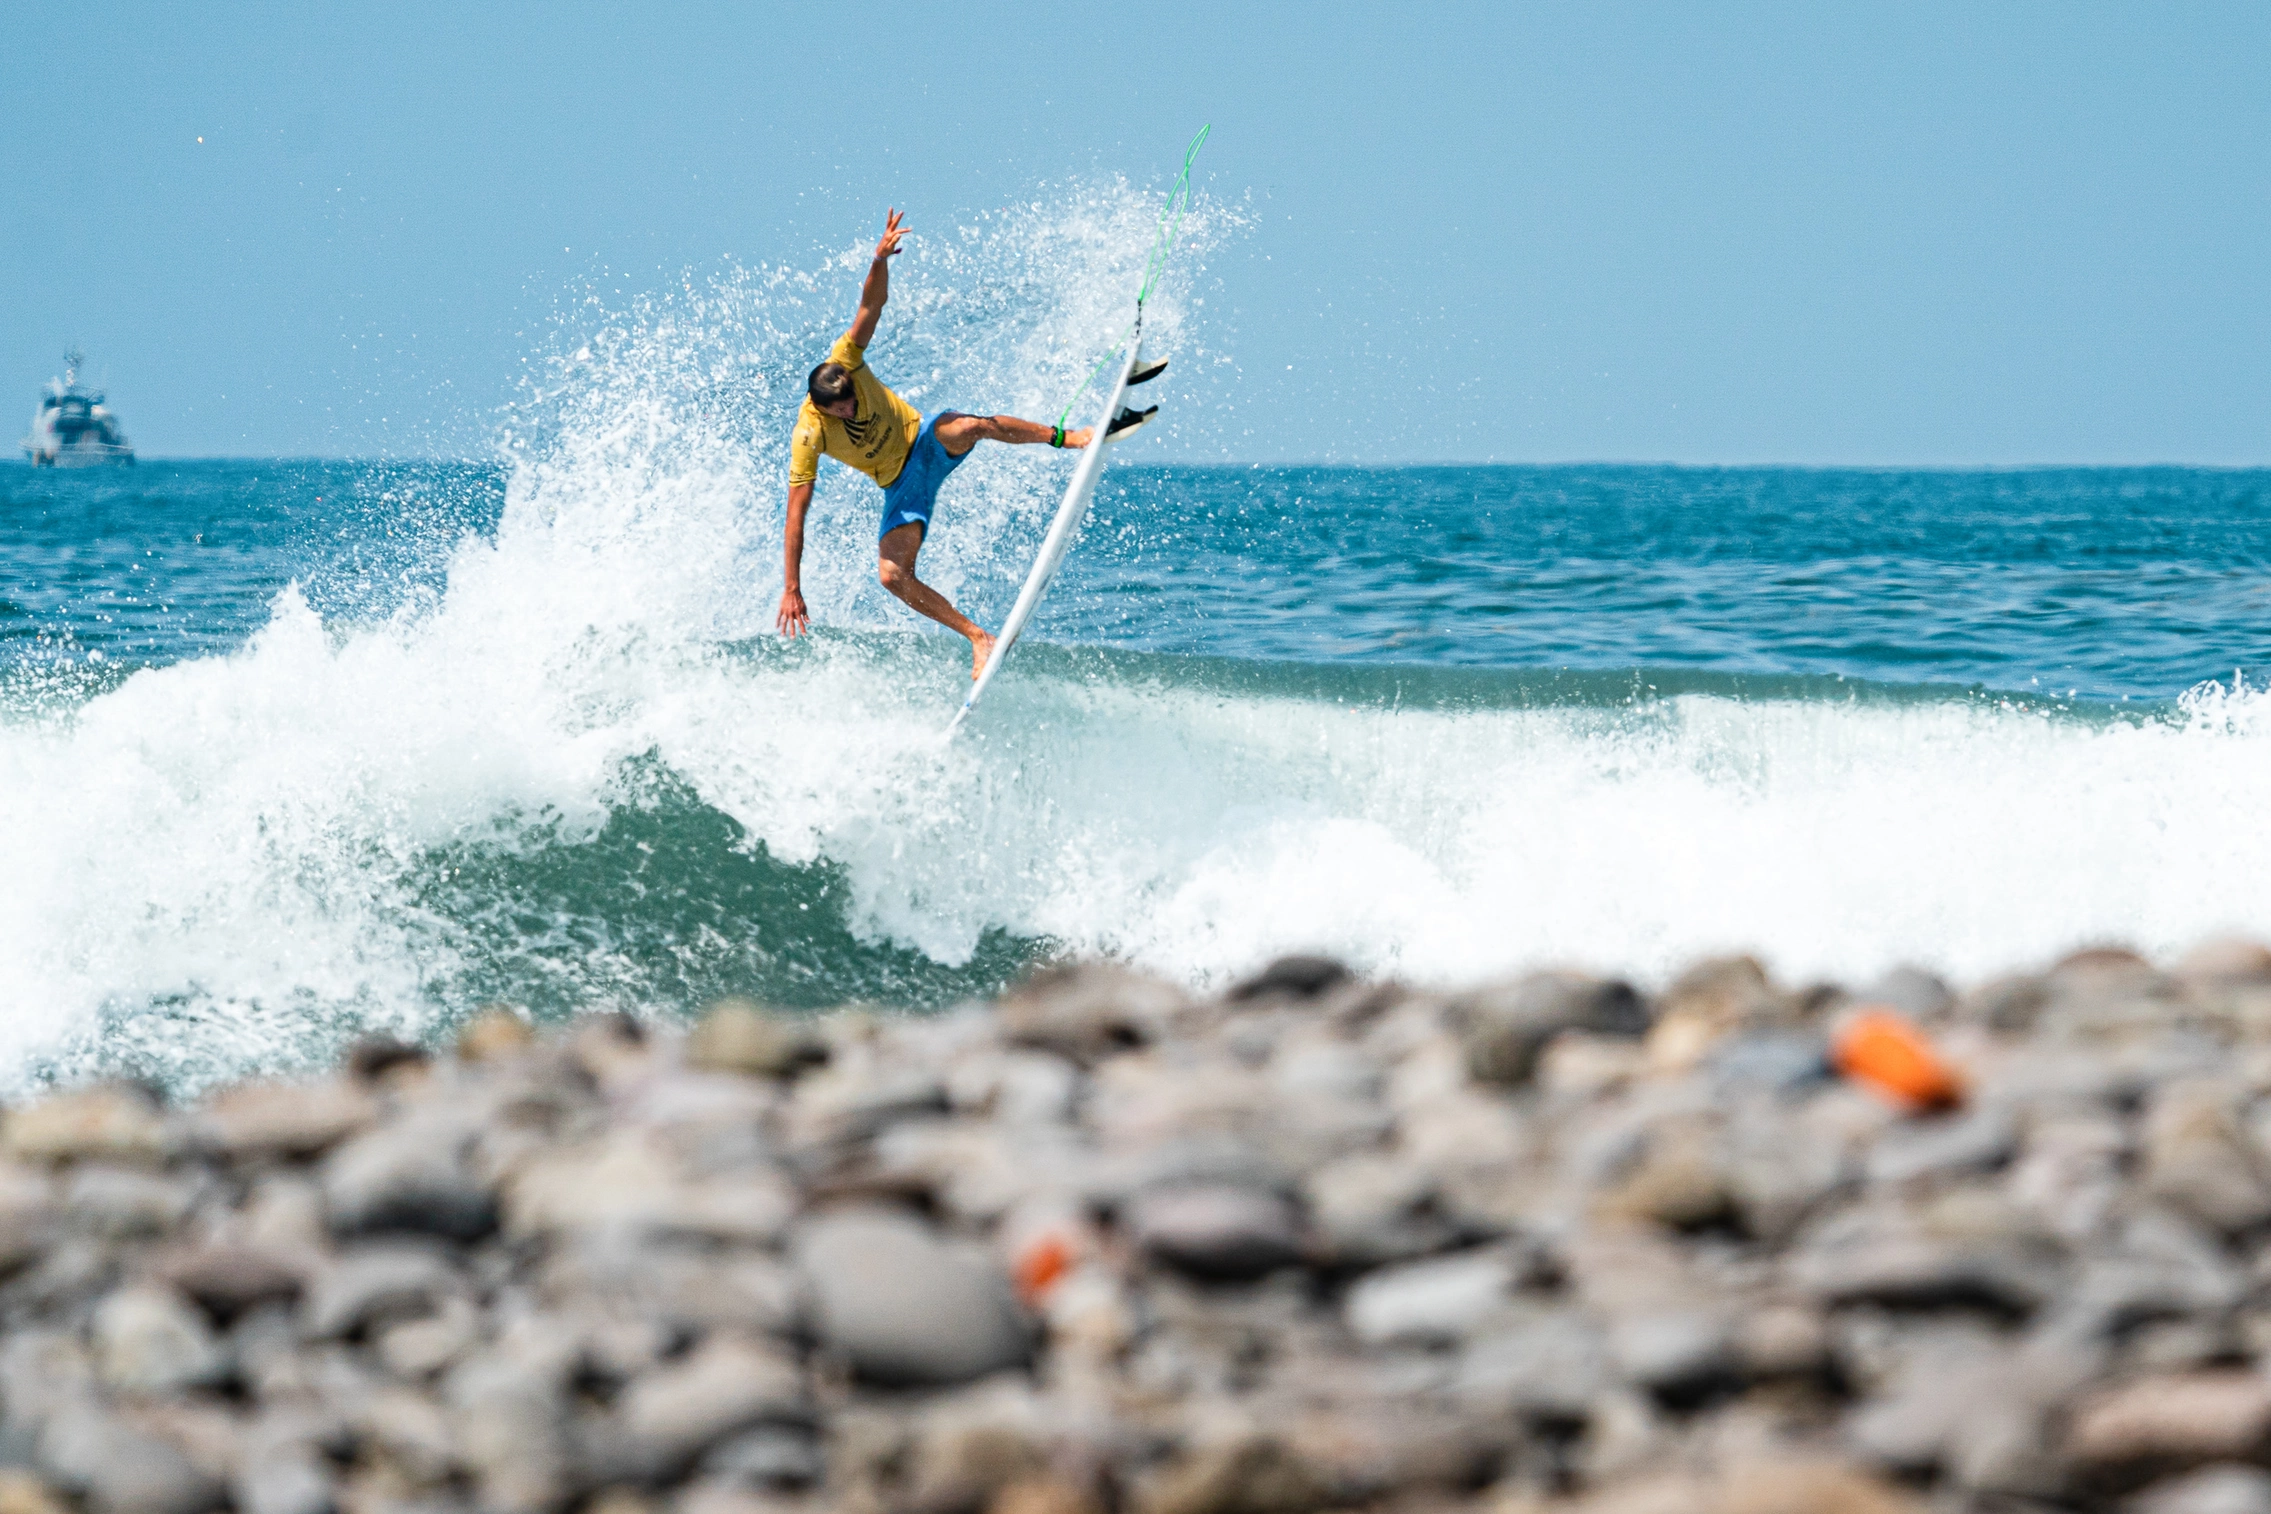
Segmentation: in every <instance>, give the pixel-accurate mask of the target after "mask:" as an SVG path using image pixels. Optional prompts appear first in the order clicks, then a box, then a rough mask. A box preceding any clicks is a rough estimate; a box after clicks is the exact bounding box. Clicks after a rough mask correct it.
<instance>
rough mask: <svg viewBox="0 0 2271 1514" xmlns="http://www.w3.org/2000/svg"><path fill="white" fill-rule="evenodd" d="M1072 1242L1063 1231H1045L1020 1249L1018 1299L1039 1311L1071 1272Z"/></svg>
mask: <svg viewBox="0 0 2271 1514" xmlns="http://www.w3.org/2000/svg"><path fill="white" fill-rule="evenodd" d="M1072 1259H1073V1248H1072V1239H1071V1237H1069V1236H1067V1235H1066V1234H1065V1233H1064V1232H1063V1231H1061V1230H1044V1231H1042V1232H1041V1233H1040V1234H1038V1235H1036V1236H1034V1237H1033V1238H1032V1239H1031V1240H1028V1241H1027V1242H1026V1243H1025V1244H1024V1245H1022V1246H1020V1247H1018V1248H1017V1261H1016V1267H1015V1277H1016V1282H1017V1296H1018V1297H1019V1298H1021V1299H1023V1300H1024V1301H1025V1306H1026V1307H1027V1308H1029V1309H1030V1308H1037V1307H1038V1306H1039V1305H1040V1303H1041V1300H1043V1299H1045V1298H1047V1297H1048V1296H1049V1290H1050V1289H1051V1288H1054V1287H1055V1286H1056V1285H1057V1280H1058V1279H1059V1278H1061V1277H1063V1276H1064V1275H1065V1274H1066V1273H1067V1272H1070V1271H1071V1270H1072Z"/></svg>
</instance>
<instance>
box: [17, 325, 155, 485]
mask: <svg viewBox="0 0 2271 1514" xmlns="http://www.w3.org/2000/svg"><path fill="white" fill-rule="evenodd" d="M83 361H84V359H82V358H81V357H80V356H79V352H78V349H77V348H73V349H72V350H71V351H69V352H66V353H65V354H63V364H64V367H63V377H61V378H59V379H50V380H48V384H47V393H45V394H43V395H41V396H40V398H39V413H38V414H36V415H34V416H33V417H32V434H31V435H29V436H27V437H25V438H24V455H25V456H26V457H29V458H30V459H31V460H32V466H33V467H35V468H96V467H101V466H103V465H104V464H107V463H130V462H132V461H134V446H133V444H132V443H131V442H129V441H127V439H126V433H125V432H124V431H122V430H120V429H119V425H118V417H117V416H115V415H113V414H111V413H110V407H109V406H107V405H105V404H104V403H103V397H102V393H101V391H100V390H95V389H87V388H83V387H81V385H80V383H79V364H80V363H81V362H83Z"/></svg>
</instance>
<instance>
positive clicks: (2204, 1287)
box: [0, 942, 2271, 1514]
mask: <svg viewBox="0 0 2271 1514" xmlns="http://www.w3.org/2000/svg"><path fill="white" fill-rule="evenodd" d="M1865 1027H1866V1028H1869V1033H1871V1034H1874V1035H1876V1036H1877V1037H1878V1040H1877V1041H1876V1042H1866V1044H1865V1041H1866V1038H1865V1036H1864V1028H1865ZM1872 1048H1874V1049H1872ZM2267 1240H2271V951H2266V950H2265V949H2264V948H2262V947H2259V946H2255V945H2251V944H2248V943H2242V942H2222V943H2216V944H2212V945H2208V946H2204V947H2202V948H2200V949H2198V950H2196V951H2195V952H2193V953H2191V954H2190V955H2189V956H2187V957H2185V958H2184V959H2182V960H2180V961H2177V962H2174V963H2169V964H2162V965H2155V964H2151V963H2148V962H2146V961H2144V960H2142V959H2140V958H2138V957H2136V956H2134V955H2131V954H2129V953H2127V952H2122V951H2116V950H2098V951H2089V952H2082V953H2078V954H2076V955H2074V956H2072V957H2069V958H2067V959H2066V960H2064V961H2062V962H2060V963H2057V964H2055V965H2053V966H2051V967H2049V968H2047V969H2045V970H2043V971H2041V972H2038V973H2030V974H2024V975H2019V976H2014V977H2010V978H2005V979H2001V980H1998V981H1995V982H1992V983H1986V984H1981V985H1977V986H1975V987H1973V988H1971V989H1970V990H1968V991H1967V992H1963V993H1961V994H1956V993H1951V992H1950V991H1949V990H1948V989H1947V988H1946V987H1945V986H1943V985H1941V984H1940V983H1939V982H1937V981H1936V980H1934V979H1933V978H1931V977H1929V976H1928V975H1926V974H1923V973H1920V972H1914V971H1903V972H1896V973H1894V974H1891V975H1889V976H1888V977H1886V978H1885V979H1883V980H1881V981H1879V982H1876V983H1873V984H1869V985H1863V986H1855V987H1852V988H1846V987H1840V986H1838V985H1832V984H1821V985H1815V986H1812V987H1807V988H1802V989H1800V988H1792V987H1788V986H1784V985H1779V984H1777V983H1775V982H1773V981H1771V980H1770V979H1769V977H1768V976H1767V975H1766V974H1765V973H1764V972H1763V971H1762V970H1760V968H1759V967H1758V965H1757V964H1756V963H1754V962H1752V961H1750V960H1749V959H1744V958H1732V959H1723V960H1715V961H1710V962H1704V963H1700V964H1697V965H1696V966H1695V967H1694V968H1693V969H1691V970H1690V971H1689V972H1687V973H1686V974H1684V975H1683V976H1681V977H1680V978H1679V979H1677V980H1676V981H1674V982H1673V983H1672V984H1671V985H1669V986H1668V987H1667V988H1665V989H1664V990H1663V991H1662V992H1661V993H1657V994H1653V995H1649V994H1643V993H1640V992H1637V991H1636V990H1634V989H1633V988H1632V987H1630V986H1629V985H1626V984H1624V983H1621V982H1616V981H1613V980H1607V979H1601V978H1594V977H1589V976H1585V975H1581V974H1575V973H1539V974H1532V975H1529V976H1527V977H1523V978H1519V979H1515V980H1511V981H1508V982H1503V983H1496V984H1490V985H1485V986H1482V987H1479V988H1475V989H1472V990H1469V991H1464V992H1457V993H1437V992H1418V991H1413V990H1408V989H1403V988H1399V987H1396V986H1393V985H1379V984H1370V983H1364V982H1360V981H1357V980H1354V979H1352V978H1350V977H1349V976H1348V975H1347V974H1345V973H1344V972H1342V971H1341V970H1340V969H1339V968H1338V967H1336V966H1335V965H1333V964H1331V963H1329V962H1323V961H1317V960H1310V959H1291V960H1288V961H1285V962H1282V963H1279V964H1277V965H1276V966H1274V967H1272V968H1271V969H1269V970H1268V971H1266V972H1264V973H1262V974H1261V975H1259V976H1258V977H1256V978H1254V979H1252V980H1251V981H1249V982H1246V983H1243V984H1240V985H1238V986H1237V987H1236V988H1234V989H1232V990H1231V991H1230V992H1229V993H1227V994H1224V995H1221V996H1219V997H1208V998H1194V997H1191V996H1189V995H1187V994H1185V993H1184V992H1182V991H1180V990H1178V989H1176V988H1173V987H1171V986H1168V985H1165V984H1162V983H1159V982H1156V981H1152V980H1148V979H1145V978H1141V977H1137V976H1134V975H1131V974H1128V973H1126V972H1123V971H1120V970H1118V969H1115V968H1112V967H1108V966H1099V965H1082V966H1071V967H1064V968H1058V969H1053V970H1050V971H1048V972H1046V973H1044V974H1042V975H1040V976H1038V977H1036V978H1035V979H1034V980H1032V981H1030V982H1028V983H1026V984H1024V985H1022V986H1021V987H1020V988H1018V989H1016V990H1014V991H1013V992H1011V993H1009V994H1008V995H1005V996H1004V998H1003V999H1002V1000H1001V1001H1000V1002H999V1003H998V1004H994V1005H973V1006H970V1007H968V1008H967V1009H965V1010H963V1011H960V1012H956V1013H952V1014H948V1015H944V1016H940V1017H935V1018H925V1019H905V1018H888V1017H876V1016H871V1015H863V1014H856V1013H844V1014H838V1015H833V1016H824V1017H818V1018H808V1019H799V1018H791V1017H787V1016H777V1015H773V1014H769V1013H767V1012H765V1011H763V1010H762V1009H760V1008H758V1007H757V1006H754V1005H750V1004H746V1003H739V1002H728V1003H725V1004H722V1005H719V1006H717V1007H715V1008H714V1009H712V1010H711V1011H710V1012H709V1014H708V1015H707V1016H706V1017H705V1018H704V1019H702V1020H701V1021H700V1023H698V1024H697V1025H696V1026H694V1027H693V1028H692V1029H691V1030H689V1031H683V1032H682V1031H679V1030H676V1029H672V1028H668V1027H661V1026H654V1025H642V1024H640V1023H638V1022H635V1021H633V1020H630V1019H626V1018H623V1017H620V1016H595V1017H592V1018H590V1019H587V1020H583V1021H578V1022H576V1023H574V1024H571V1025H569V1026H566V1027H562V1028H557V1029H554V1030H551V1031H545V1032H538V1031H536V1030H533V1029H532V1028H531V1027H529V1026H528V1025H527V1024H525V1023H524V1022H523V1021H522V1020H521V1019H520V1018H518V1017H517V1016H515V1015H513V1014H512V1013H510V1012H508V1011H502V1010H499V1011H492V1012H488V1013H485V1014H484V1015H482V1016H480V1017H478V1018H476V1019H475V1020H474V1021H473V1022H471V1023H470V1024H469V1025H467V1026H466V1027H465V1028H464V1030H463V1032H462V1033H461V1035H460V1036H459V1038H458V1042H457V1044H456V1046H455V1047H454V1048H453V1049H451V1050H449V1051H447V1052H444V1053H440V1054H435V1053H429V1052H426V1051H421V1050H418V1049H415V1048H410V1047H405V1046H399V1045H392V1044H370V1045H365V1046H362V1047H360V1048H358V1049H357V1050H356V1051H355V1052H354V1054H353V1055H352V1056H351V1057H350V1058H349V1059H348V1062H347V1064H346V1065H345V1066H344V1067H343V1068H342V1069H341V1070H340V1071H339V1072H338V1073H337V1074H335V1075H333V1076H331V1077H329V1078H326V1079H323V1080H319V1081H314V1082H307V1083H297V1084H290V1083H274V1084H246V1085H242V1086H238V1087H235V1088H232V1089H228V1090H225V1091H223V1092H220V1093H218V1094H216V1095H214V1096H212V1097H209V1098H206V1099H203V1100H201V1101H199V1102H197V1103H194V1104H190V1105H186V1106H183V1107H177V1108H168V1107H165V1106H164V1105H162V1104H161V1103H160V1101H158V1100H157V1099H156V1098H154V1097H153V1096H151V1095H150V1094H149V1093H148V1092H147V1091H145V1090H142V1089H139V1088H134V1087H128V1086H120V1085H105V1086H99V1087H92V1088H85V1089H80V1090H76V1091H72V1092H66V1093H62V1094H59V1095H56V1096H53V1097H50V1098H48V1099H45V1100H43V1101H40V1102H38V1103H34V1104H28V1105H24V1106H22V1107H18V1108H14V1109H11V1110H9V1111H7V1113H6V1115H5V1120H4V1123H0V1514H40V1511H46V1510H59V1509H66V1508H72V1507H85V1508H89V1509H92V1510H96V1511H116V1514H129V1511H131V1514H142V1511H149V1514H204V1511H208V1510H217V1509H223V1508H234V1509H237V1510H241V1511H245V1514H326V1511H332V1510H338V1511H342V1514H379V1511H387V1510H404V1511H409V1510H418V1511H433V1514H445V1511H456V1510H472V1509H481V1510H499V1511H512V1514H522V1511H527V1514H539V1511H591V1514H641V1511H645V1510H660V1509H665V1508H672V1509H686V1510H699V1511H707V1514H734V1511H741V1510H749V1511H756V1510H765V1509H784V1510H785V1509H812V1510H819V1509H828V1510H874V1511H908V1514H1116V1511H1131V1514H1296V1511H1305V1510H1313V1509H1348V1510H1382V1511H1388V1510H1393V1511H1399V1514H1422V1511H1431V1510H1452V1509H1462V1510H1463V1509H1474V1510H1491V1511H1496V1514H1545V1511H1549V1510H1568V1511H1571V1514H1577V1511H1584V1514H1659V1511H1660V1514H1693V1511H1704V1514H1713V1511H1716V1514H1815V1511H1854V1514H1880V1511H1881V1514H1897V1511H1904V1510H1907V1511H1921V1510H1927V1509H1930V1510H1948V1511H1956V1510H1964V1511H1970V1510H1978V1511H1990V1510H1993V1511H2011V1514H2019V1511H2028V1510H2042V1511H2048V1510H2075V1511H2097V1510H2108V1511H2114V1510H2118V1511H2127V1514H2271V1472H2266V1471H2265V1470H2263V1469H2264V1468H2265V1467H2266V1466H2271V1249H2267V1247H2266V1244H2265V1243H2266V1241H2267Z"/></svg>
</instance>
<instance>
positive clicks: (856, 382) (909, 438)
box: [789, 331, 923, 489]
mask: <svg viewBox="0 0 2271 1514" xmlns="http://www.w3.org/2000/svg"><path fill="white" fill-rule="evenodd" d="M864 352H865V349H863V348H860V347H855V346H853V345H852V337H851V333H850V332H848V331H847V332H845V333H844V334H843V335H842V336H840V337H838V338H836V345H835V346H833V347H831V348H829V349H828V361H829V362H831V363H841V364H843V365H844V366H845V367H846V368H848V369H850V370H851V375H852V398H853V399H854V400H855V401H856V402H857V404H858V407H859V408H858V413H857V414H855V415H853V417H852V418H851V419H850V420H848V421H847V420H842V419H840V418H838V417H836V416H833V415H823V414H821V413H820V409H819V407H818V406H816V405H814V404H813V403H812V401H811V399H810V398H809V397H808V398H807V399H806V400H805V402H804V404H803V406H802V407H801V408H800V409H798V411H797V413H796V431H795V433H794V434H793V435H792V436H791V437H790V438H789V484H790V485H791V487H794V486H795V485H797V484H809V483H811V482H812V481H813V480H814V479H816V478H818V477H819V476H820V454H821V453H823V452H825V453H827V454H828V455H829V456H830V457H832V458H834V459H835V460H836V461H837V462H839V463H843V464H845V465H847V466H849V467H853V468H857V469H859V470H860V472H862V473H864V474H866V475H867V476H868V477H869V478H872V479H874V480H875V481H876V482H877V483H879V484H881V485H882V486H883V487H884V488H886V489H888V488H890V487H891V484H892V481H893V480H895V479H897V478H898V476H899V470H900V469H902V468H904V467H906V466H907V449H908V448H910V447H912V446H914V444H915V437H916V436H917V435H918V434H919V433H920V432H921V431H922V429H923V418H922V417H921V416H920V415H918V414H917V413H916V412H915V407H914V406H912V405H910V404H908V403H907V402H906V401H905V400H903V399H901V398H899V396H898V395H896V394H893V393H892V392H891V391H890V390H888V389H886V388H884V387H883V382H882V380H880V379H878V378H877V377H876V376H875V374H874V373H873V372H871V371H870V370H869V368H868V366H867V358H866V357H865V355H864Z"/></svg>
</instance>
